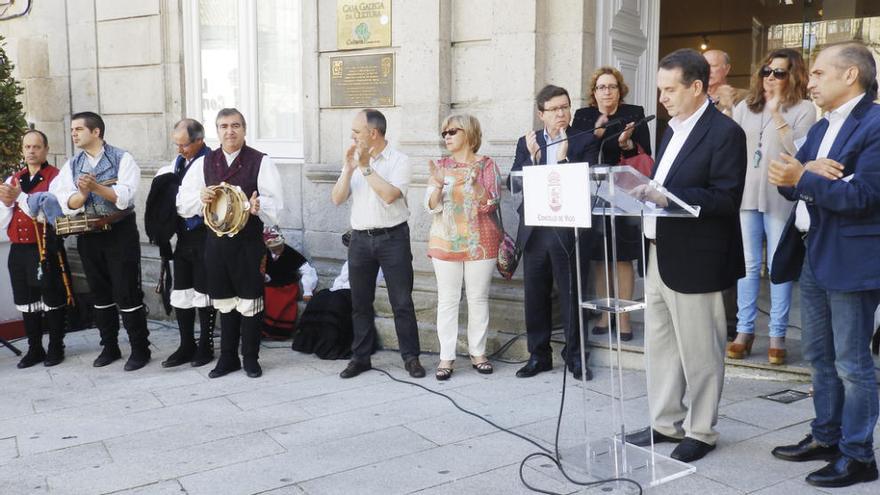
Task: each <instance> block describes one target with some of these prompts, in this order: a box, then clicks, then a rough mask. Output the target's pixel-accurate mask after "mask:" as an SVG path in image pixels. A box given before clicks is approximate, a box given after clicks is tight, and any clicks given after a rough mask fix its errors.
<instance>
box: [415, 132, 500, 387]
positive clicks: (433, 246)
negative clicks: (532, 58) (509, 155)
mask: <svg viewBox="0 0 880 495" xmlns="http://www.w3.org/2000/svg"><path fill="white" fill-rule="evenodd" d="M440 129H441V133H440V135H441V136H442V137H443V140H444V142H445V143H446V149H447V150H449V153H450V156H447V157H444V158H441V159H440V160H439V161H437V163H436V164H435V163H434V161H433V160H431V161H429V167H430V169H431V178H430V180H429V184H428V189H427V191H425V207H426V208H427V210H428V211H429V212H430V213H432V214H433V216H434V219H433V222H432V223H431V232H430V240H429V241H428V256H430V257H431V260H432V261H433V264H434V273H435V275H436V277H437V299H438V301H437V336H438V338H439V339H440V363H439V364H438V365H437V373H436V375H435V376H436V378H437V379H438V380H446V379H448V378H449V377H450V376H452V371H453V365H454V363H455V348H456V342H457V341H458V305H459V299H460V298H461V285H462V280H464V285H465V291H466V293H467V306H468V325H467V336H468V352H469V354H470V357H471V363H472V365H473V367H474V368H475V369H476V370H477V372H479V373H483V374H489V373H492V371H493V368H492V363H490V362H489V359H488V358H487V357H486V332H487V330H488V328H489V285H490V284H491V282H492V273H493V272H494V271H495V263H496V259H497V257H498V245H499V243H500V242H501V229H500V228H499V226H498V223H497V221H496V209H497V207H498V197H499V196H498V181H499V173H498V167H497V166H496V165H495V162H494V161H493V160H492V159H491V158H489V157H486V156H482V155H478V154H477V151H478V150H479V149H480V143H481V140H482V132H481V131H480V122H479V121H478V120H477V119H476V118H474V117H473V116H471V115H451V116H449V117H447V118H446V120H444V121H443V125H442V126H441V127H440Z"/></svg>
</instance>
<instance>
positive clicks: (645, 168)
mask: <svg viewBox="0 0 880 495" xmlns="http://www.w3.org/2000/svg"><path fill="white" fill-rule="evenodd" d="M636 147H637V149H638V154H637V155H635V156H631V157H629V158H625V157H624V156H623V155H622V154H621V156H620V164H621V165H629V166H630V167H632V168H634V169H636V170H638V171H639V173H640V174H642V175H644V176H645V177H651V172H653V171H654V159H653V158H651V155H649V154H647V153H645V150H644V149H643V148H642V146H641V145H640V144H638V143H636Z"/></svg>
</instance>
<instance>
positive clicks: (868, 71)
mask: <svg viewBox="0 0 880 495" xmlns="http://www.w3.org/2000/svg"><path fill="white" fill-rule="evenodd" d="M828 48H837V53H836V54H835V56H834V58H833V62H832V63H833V64H834V66H835V67H837V68H839V69H842V70H846V69H848V68H850V67H853V66H855V68H857V69H858V70H859V86H861V87H862V89H864V90H865V91H867V92H876V91H877V88H876V82H877V63H876V62H874V56H873V55H871V51H870V50H868V47H866V46H865V45H863V44H862V43H859V42H857V41H846V42H842V43H835V44H833V45H831V46H829V47H828Z"/></svg>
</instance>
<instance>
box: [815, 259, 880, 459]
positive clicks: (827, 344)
mask: <svg viewBox="0 0 880 495" xmlns="http://www.w3.org/2000/svg"><path fill="white" fill-rule="evenodd" d="M809 260H810V257H809V256H806V258H805V259H804V265H803V269H802V270H801V278H800V290H801V321H802V322H803V326H804V328H803V332H802V334H801V345H802V346H803V353H804V358H805V359H807V360H808V361H809V362H810V366H812V368H813V408H814V409H815V412H816V419H814V420H813V422H812V424H811V426H812V432H813V437H814V438H815V439H816V440H817V441H818V442H821V443H824V444H829V445H833V444H838V446H839V447H840V451H841V453H843V454H844V455H845V456H847V457H852V458H853V459H856V460H858V461H861V462H869V461H872V460H873V459H874V425H876V424H877V416H878V403H877V400H878V399H877V377H876V376H875V375H874V361H873V359H872V358H871V351H870V349H869V346H870V343H871V334H872V333H873V332H874V310H875V309H876V308H877V304H878V302H880V291H878V290H866V291H858V292H841V291H833V290H825V289H823V288H822V287H821V286H820V285H819V283H818V282H817V281H816V278H815V276H814V275H813V270H812V269H811V268H810V261H809Z"/></svg>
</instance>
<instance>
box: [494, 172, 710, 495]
mask: <svg viewBox="0 0 880 495" xmlns="http://www.w3.org/2000/svg"><path fill="white" fill-rule="evenodd" d="M567 166H588V165H587V164H585V163H577V164H570V165H567ZM589 175H590V187H589V193H590V204H592V214H593V215H594V216H599V217H608V219H609V220H610V221H609V222H608V224H609V226H610V227H609V228H607V229H603V246H605V249H604V251H605V252H604V256H603V257H604V260H605V264H606V266H609V267H610V268H611V269H610V271H609V270H606V271H605V286H606V291H605V294H607V295H608V297H603V298H594V299H587V300H585V298H584V289H583V288H584V284H583V283H582V282H583V281H582V279H581V273H582V270H581V266H582V263H588V262H589V261H588V260H581V256H580V250H579V249H575V253H576V262H575V265H576V267H577V284H578V302H579V305H580V307H581V311H579V312H578V315H579V323H580V344H581V346H580V353H581V359H582V361H581V362H586V359H585V358H586V351H585V342H586V340H587V339H586V338H587V331H586V326H585V322H584V316H583V309H589V310H593V311H601V312H606V313H609V317H610V318H614V319H615V322H616V320H617V319H618V317H619V315H620V314H623V313H629V312H633V311H640V310H644V309H645V302H644V301H643V300H642V301H633V300H625V299H619V298H617V297H612V295H616V294H619V284H618V280H617V245H616V239H617V231H616V226H615V223H616V222H615V220H616V219H617V218H618V217H630V218H637V219H638V220H639V222H638V223H639V226H640V227H639V237H640V238H644V232H643V225H644V219H645V218H646V217H679V218H696V217H698V216H699V213H700V208H699V207H697V206H692V205H688V204H686V203H685V202H683V201H682V200H681V199H679V198H678V197H676V196H675V195H673V194H671V193H669V192H668V191H666V190H665V189H664V188H663V187H662V186H661V185H660V184H658V183H656V182H654V181H652V180H651V179H650V178H648V177H645V176H644V175H642V174H641V173H639V172H638V171H637V170H636V169H634V168H633V167H631V166H604V165H598V166H592V167H590V174H589ZM521 177H522V173H521V172H513V173H511V183H510V185H511V192H512V193H514V194H528V189H529V187H528V184H523V183H522V179H521ZM647 190H653V191H656V192H659V193H661V194H662V195H663V196H665V197H666V199H667V202H668V206H666V207H659V206H657V205H655V204H654V203H651V202H649V201H647V200H645V199H644V197H645V194H644V193H645V191H647ZM602 223H603V224H604V223H605V222H604V221H603V222H602ZM593 224H594V228H595V226H596V225H595V224H596V222H595V221H594V222H593ZM574 231H575V233H574V234H575V242H576V245H577V243H579V242H580V239H579V234H578V229H574ZM641 245H642V269H643V273H644V274H645V275H647V266H646V260H647V257H646V254H647V253H646V252H645V243H644V242H642V243H641ZM612 289H613V290H612ZM607 339H608V341H607V345H608V353H609V359H608V368H609V371H610V373H609V376H610V382H611V383H610V394H609V398H610V402H611V404H610V409H611V429H610V431H606V432H605V433H604V434H601V435H596V434H592V435H591V434H589V433H588V432H589V431H590V428H589V425H588V424H587V423H588V415H587V410H588V408H589V407H590V405H589V402H590V400H589V399H588V398H587V387H586V377H583V378H582V382H583V385H584V386H583V387H581V390H582V401H583V419H584V432H583V435H584V436H583V440H582V441H580V442H577V443H575V444H574V445H572V446H567V447H565V448H562V447H561V448H560V450H559V457H560V461H561V462H562V464H563V466H564V468H565V469H566V471H567V472H568V473H569V474H570V475H572V477H573V478H575V479H579V480H583V481H588V480H589V481H592V480H601V479H615V480H619V481H614V482H610V483H608V484H606V485H603V486H604V487H605V488H606V492H609V493H627V494H629V493H637V492H638V489H637V488H636V487H635V486H634V485H633V484H632V483H628V482H626V481H624V480H623V479H629V480H633V481H636V482H638V483H639V484H640V485H642V487H645V488H648V487H651V486H657V485H660V484H663V483H666V482H669V481H672V480H674V479H677V478H680V477H683V476H687V475H689V474H692V473H694V472H695V471H696V468H695V467H694V466H692V465H690V464H686V463H683V462H680V461H677V460H675V459H672V458H670V457H667V456H664V455H661V454H658V453H657V452H655V449H654V445H653V444H652V445H650V446H648V447H638V446H636V445H632V444H628V443H626V442H625V441H624V437H625V435H626V431H627V425H626V424H625V420H624V418H625V417H627V414H626V406H627V404H626V402H627V399H625V388H624V373H623V364H622V361H623V360H622V354H623V349H622V346H621V340H620V334H619V333H618V332H614V331H609V332H608V333H607ZM645 359H648V357H647V354H645ZM645 368H646V369H647V366H646V367H645ZM652 426H653V425H652ZM642 427H644V424H638V425H633V430H635V429H639V428H642Z"/></svg>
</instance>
